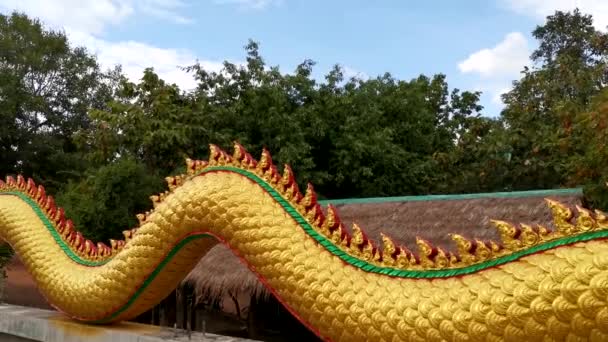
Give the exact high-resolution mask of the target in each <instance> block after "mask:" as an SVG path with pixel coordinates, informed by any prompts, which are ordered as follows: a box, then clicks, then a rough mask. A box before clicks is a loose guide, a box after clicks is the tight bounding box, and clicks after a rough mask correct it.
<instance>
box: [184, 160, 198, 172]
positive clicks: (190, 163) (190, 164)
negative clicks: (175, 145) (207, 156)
mask: <svg viewBox="0 0 608 342" xmlns="http://www.w3.org/2000/svg"><path fill="white" fill-rule="evenodd" d="M186 172H187V173H188V175H193V174H195V173H196V162H195V161H194V160H192V159H190V158H186Z"/></svg>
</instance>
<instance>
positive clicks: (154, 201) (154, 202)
mask: <svg viewBox="0 0 608 342" xmlns="http://www.w3.org/2000/svg"><path fill="white" fill-rule="evenodd" d="M150 200H152V206H153V207H154V208H156V207H157V206H158V205H159V204H160V202H161V201H160V196H158V195H152V196H150Z"/></svg>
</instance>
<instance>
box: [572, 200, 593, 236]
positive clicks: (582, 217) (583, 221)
mask: <svg viewBox="0 0 608 342" xmlns="http://www.w3.org/2000/svg"><path fill="white" fill-rule="evenodd" d="M576 210H577V211H578V217H577V218H576V226H575V227H576V231H578V232H586V231H589V230H595V229H597V228H598V223H597V221H596V220H595V219H594V218H593V216H592V215H591V212H590V211H589V210H587V209H585V208H581V207H579V206H578V205H577V206H576Z"/></svg>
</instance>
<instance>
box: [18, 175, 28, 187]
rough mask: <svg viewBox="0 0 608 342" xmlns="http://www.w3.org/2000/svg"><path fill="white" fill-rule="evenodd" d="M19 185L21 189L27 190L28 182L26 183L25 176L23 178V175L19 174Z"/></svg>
mask: <svg viewBox="0 0 608 342" xmlns="http://www.w3.org/2000/svg"><path fill="white" fill-rule="evenodd" d="M17 186H18V187H19V188H20V189H21V190H25V187H26V183H25V178H23V176H22V175H17Z"/></svg>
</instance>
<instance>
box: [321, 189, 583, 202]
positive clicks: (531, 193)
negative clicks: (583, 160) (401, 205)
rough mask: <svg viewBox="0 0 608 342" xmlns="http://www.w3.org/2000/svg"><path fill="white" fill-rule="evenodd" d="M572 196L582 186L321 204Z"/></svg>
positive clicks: (355, 200) (579, 190) (363, 199)
mask: <svg viewBox="0 0 608 342" xmlns="http://www.w3.org/2000/svg"><path fill="white" fill-rule="evenodd" d="M568 195H570V196H572V195H578V196H582V195H583V189H582V188H569V189H551V190H527V191H504V192H485V193H474V194H457V195H422V196H398V197H368V198H346V199H335V200H319V204H321V205H328V204H333V205H339V204H375V203H390V202H420V201H446V200H469V199H479V198H525V197H539V196H568Z"/></svg>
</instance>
